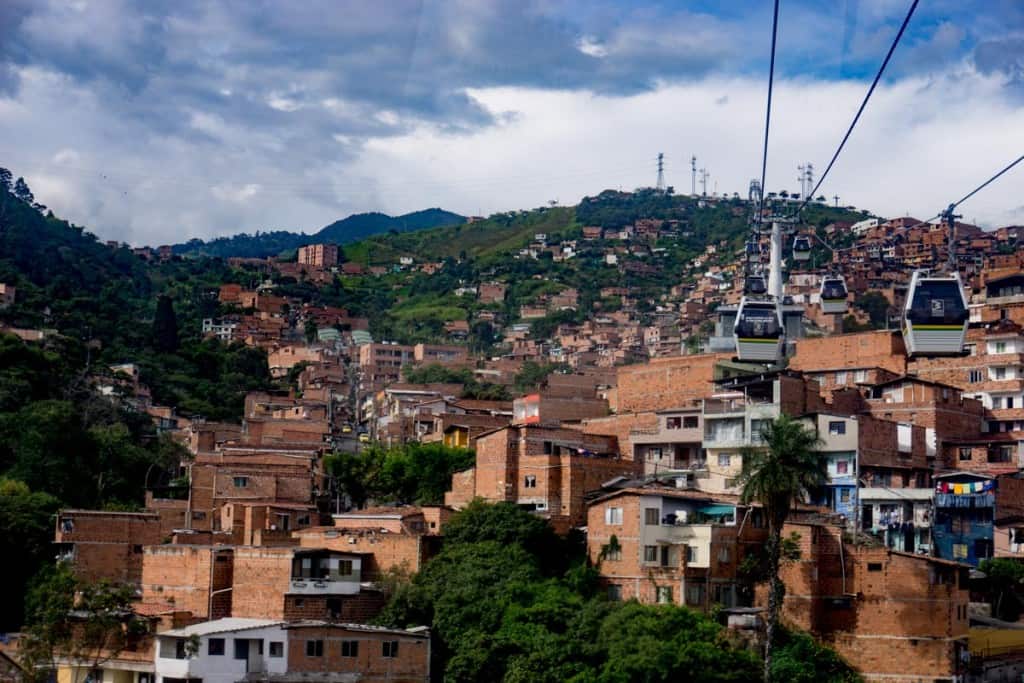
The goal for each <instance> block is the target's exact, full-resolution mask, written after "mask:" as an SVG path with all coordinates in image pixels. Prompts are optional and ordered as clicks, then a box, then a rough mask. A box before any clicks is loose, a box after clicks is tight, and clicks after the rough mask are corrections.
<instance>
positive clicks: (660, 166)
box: [656, 152, 665, 191]
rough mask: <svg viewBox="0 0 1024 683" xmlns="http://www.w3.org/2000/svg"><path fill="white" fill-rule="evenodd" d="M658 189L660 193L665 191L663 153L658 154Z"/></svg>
mask: <svg viewBox="0 0 1024 683" xmlns="http://www.w3.org/2000/svg"><path fill="white" fill-rule="evenodd" d="M656 187H657V188H658V190H659V191H663V190H664V189H665V155H664V154H663V153H662V152H658V184H657V186H656Z"/></svg>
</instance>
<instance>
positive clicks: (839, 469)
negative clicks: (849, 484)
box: [836, 460, 850, 474]
mask: <svg viewBox="0 0 1024 683" xmlns="http://www.w3.org/2000/svg"><path fill="white" fill-rule="evenodd" d="M849 471H850V461H849V460H837V461H836V474H849Z"/></svg>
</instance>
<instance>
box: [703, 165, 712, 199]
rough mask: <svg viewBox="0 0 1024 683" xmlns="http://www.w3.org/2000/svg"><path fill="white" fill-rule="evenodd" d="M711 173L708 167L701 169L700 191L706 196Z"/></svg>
mask: <svg viewBox="0 0 1024 683" xmlns="http://www.w3.org/2000/svg"><path fill="white" fill-rule="evenodd" d="M710 175H711V174H710V173H708V169H706V168H702V169H700V187H701V190H700V193H701V196H704V197H707V196H708V176H710Z"/></svg>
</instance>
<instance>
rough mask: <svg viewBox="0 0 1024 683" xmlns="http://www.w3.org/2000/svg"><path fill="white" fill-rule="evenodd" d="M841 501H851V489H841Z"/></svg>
mask: <svg viewBox="0 0 1024 683" xmlns="http://www.w3.org/2000/svg"><path fill="white" fill-rule="evenodd" d="M839 502H840V503H849V502H850V489H839Z"/></svg>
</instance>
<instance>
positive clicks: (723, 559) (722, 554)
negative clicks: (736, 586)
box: [718, 546, 729, 564]
mask: <svg viewBox="0 0 1024 683" xmlns="http://www.w3.org/2000/svg"><path fill="white" fill-rule="evenodd" d="M718 562H719V564H729V548H728V546H723V547H721V548H719V549H718Z"/></svg>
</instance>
